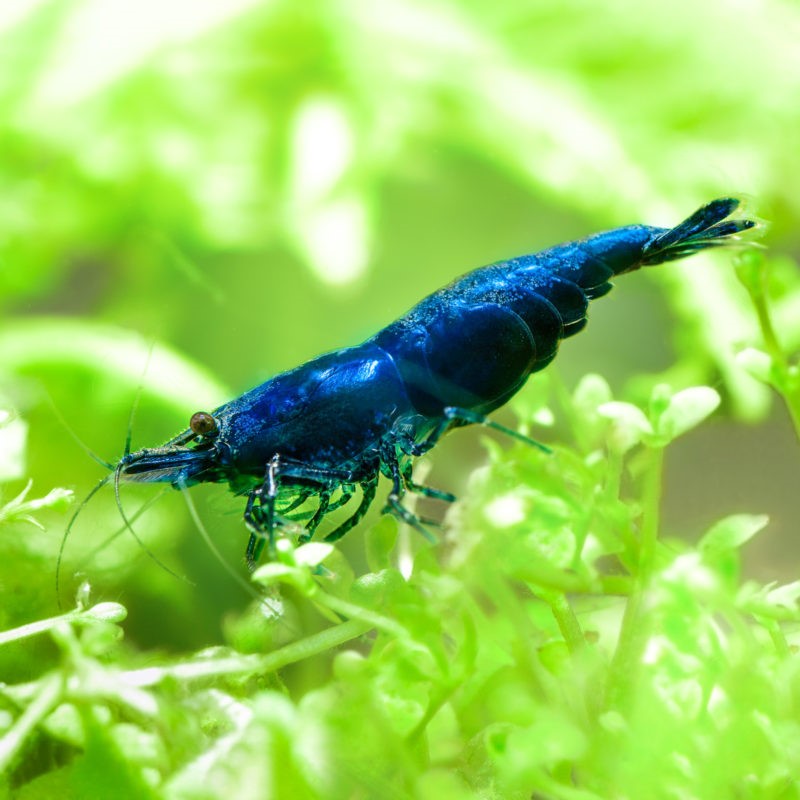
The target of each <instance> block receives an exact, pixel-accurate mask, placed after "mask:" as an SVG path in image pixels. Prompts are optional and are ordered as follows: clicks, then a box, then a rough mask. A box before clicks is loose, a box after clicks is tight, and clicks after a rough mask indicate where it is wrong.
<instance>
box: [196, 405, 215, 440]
mask: <svg viewBox="0 0 800 800" xmlns="http://www.w3.org/2000/svg"><path fill="white" fill-rule="evenodd" d="M189 427H190V428H191V430H192V432H193V433H196V434H198V435H200V436H211V435H213V434H215V433H217V431H218V430H219V429H218V428H217V421H216V420H215V419H214V417H212V416H211V414H208V413H206V412H205V411H197V412H195V413H194V414H192V418H191V419H190V420H189Z"/></svg>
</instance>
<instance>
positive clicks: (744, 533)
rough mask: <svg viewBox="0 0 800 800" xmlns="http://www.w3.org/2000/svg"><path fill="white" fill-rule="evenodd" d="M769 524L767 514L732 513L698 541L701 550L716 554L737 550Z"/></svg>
mask: <svg viewBox="0 0 800 800" xmlns="http://www.w3.org/2000/svg"><path fill="white" fill-rule="evenodd" d="M768 524H769V517H768V516H767V515H766V514H732V515H731V516H729V517H725V519H721V520H720V521H719V522H717V523H715V524H714V525H712V527H711V528H709V530H708V531H707V532H706V533H705V534H704V535H703V536H702V538H701V539H700V541H699V542H698V545H697V546H698V548H699V549H700V552H702V553H707V554H709V555H714V554H717V553H721V552H723V551H726V550H736V549H738V548H740V547H741V546H742V545H743V544H745V543H746V542H749V541H750V539H752V538H753V537H754V536H755V535H756V534H757V533H759V531H762V530H764V528H765V527H766V526H767V525H768Z"/></svg>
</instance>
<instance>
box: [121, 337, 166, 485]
mask: <svg viewBox="0 0 800 800" xmlns="http://www.w3.org/2000/svg"><path fill="white" fill-rule="evenodd" d="M154 347H155V342H152V341H151V342H150V346H149V347H148V348H147V357H146V358H145V360H144V367H143V368H142V377H141V379H140V380H139V386H138V387H137V388H136V394H135V395H134V397H133V403H132V404H131V413H130V414H129V415H128V432H127V434H126V435H125V452H124V455H123V458H124V457H125V456H129V455H130V454H131V439H132V437H133V422H134V420H135V419H136V412H137V411H138V410H139V401H140V400H141V399H142V389H143V388H144V377H145V375H147V371H148V370H149V369H150V361H151V360H152V358H153V348H154ZM112 469H113V467H112Z"/></svg>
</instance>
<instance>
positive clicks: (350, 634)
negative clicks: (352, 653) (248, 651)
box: [120, 619, 374, 686]
mask: <svg viewBox="0 0 800 800" xmlns="http://www.w3.org/2000/svg"><path fill="white" fill-rule="evenodd" d="M373 627H374V626H373V625H371V624H369V623H367V622H364V621H362V620H357V619H351V620H348V621H347V622H342V623H341V624H340V625H335V626H334V627H332V628H328V629H327V630H324V631H320V632H319V633H315V634H312V635H311V636H306V637H305V638H304V639H300V640H299V641H297V642H292V643H291V644H287V645H286V646H285V647H281V648H280V649H278V650H275V651H273V652H272V653H268V654H267V655H263V656H262V655H250V656H232V657H230V658H214V659H209V660H208V661H196V662H190V663H186V664H175V665H174V666H168V667H152V668H145V669H137V670H130V671H128V672H124V673H122V675H121V676H120V680H121V682H124V683H125V684H126V685H128V686H152V685H154V684H156V683H160V682H161V681H162V680H164V679H165V678H168V677H172V678H177V679H178V680H196V679H198V678H210V677H217V676H220V675H231V674H236V673H242V672H252V673H256V674H259V673H266V672H275V671H276V670H279V669H281V668H282V667H285V666H286V665H287V664H294V663H295V662H297V661H303V660H304V659H306V658H310V657H311V656H314V655H317V654H318V653H324V652H325V651H327V650H332V649H333V648H335V647H338V646H339V645H341V644H344V643H345V642H349V641H350V640H351V639H357V638H358V637H359V636H362V635H363V634H365V633H366V632H367V631H369V630H370V629H371V628H373Z"/></svg>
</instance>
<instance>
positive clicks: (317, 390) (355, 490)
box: [115, 198, 756, 567]
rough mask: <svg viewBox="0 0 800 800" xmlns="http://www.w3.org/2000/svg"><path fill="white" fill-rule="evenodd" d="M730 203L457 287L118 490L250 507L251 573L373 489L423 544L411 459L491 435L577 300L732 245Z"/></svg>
mask: <svg viewBox="0 0 800 800" xmlns="http://www.w3.org/2000/svg"><path fill="white" fill-rule="evenodd" d="M739 204H740V203H739V201H738V200H737V199H735V198H721V199H718V200H714V201H712V202H710V203H708V204H707V205H705V206H703V207H702V208H700V209H699V210H698V211H696V212H695V213H694V214H692V215H691V216H690V217H689V218H688V219H686V220H684V221H683V222H681V223H680V224H679V225H677V226H676V227H674V228H669V229H668V228H657V227H651V226H647V225H629V226H626V227H622V228H616V229H614V230H611V231H606V232H605V233H599V234H596V235H593V236H589V237H587V238H585V239H580V240H578V241H575V242H568V243H566V244H560V245H557V246H555V247H551V248H549V249H547V250H543V251H541V252H539V253H533V254H531V255H524V256H520V257H518V258H512V259H510V260H508V261H501V262H498V263H496V264H491V265H490V266H487V267H482V268H480V269H476V270H474V271H473V272H469V273H467V274H466V275H464V276H462V277H460V278H457V279H456V280H454V281H453V282H452V283H451V284H449V285H448V286H446V287H444V288H443V289H440V290H439V291H436V292H434V293H433V294H431V295H429V296H428V297H426V298H425V299H424V300H422V301H421V302H420V303H418V304H417V305H416V306H414V307H413V308H412V309H411V310H410V311H408V312H407V313H406V314H404V315H403V316H401V317H400V318H399V319H398V320H396V321H395V322H392V323H391V324H390V325H387V326H386V327H385V328H383V330H381V331H379V332H378V333H376V334H375V335H374V336H372V337H371V338H369V339H367V340H366V341H365V342H363V343H362V344H359V345H356V346H355V347H347V348H344V349H342V350H334V351H333V352H330V353H326V354H324V355H321V356H319V357H317V358H313V359H311V360H310V361H308V362H306V363H305V364H302V365H301V366H299V367H296V368H295V369H292V370H289V371H288V372H283V373H281V374H279V375H276V376H275V377H273V378H270V379H269V380H267V381H266V382H265V383H262V384H261V385H260V386H257V387H256V388H254V389H251V390H250V391H248V392H246V393H245V394H243V395H242V396H241V397H237V398H236V399H235V400H231V401H230V402H229V403H226V404H225V405H223V406H220V407H219V408H217V409H216V410H214V411H212V412H211V413H207V412H202V411H200V412H197V413H195V414H194V415H193V416H192V417H191V421H190V423H189V428H188V429H187V430H186V431H184V432H183V433H181V434H180V435H178V436H176V437H175V438H174V439H172V440H170V441H169V442H167V443H166V444H164V445H162V446H161V447H156V448H145V449H143V450H139V451H138V452H133V453H128V454H126V455H125V456H123V458H122V459H121V460H120V462H119V463H118V464H117V466H116V469H115V482H116V483H117V486H118V485H119V481H120V480H122V481H139V482H166V483H170V484H172V485H173V486H174V487H176V488H180V489H185V488H187V487H189V486H192V485H194V484H197V483H202V482H226V483H228V484H229V486H230V488H231V489H232V490H233V491H234V492H235V493H236V494H239V495H246V497H247V503H246V507H245V512H244V519H245V522H246V525H247V528H248V529H249V531H250V540H249V542H248V545H247V554H246V558H247V561H248V564H249V565H250V566H251V567H252V566H253V565H254V564H255V561H256V560H257V559H258V557H259V555H260V553H261V551H262V549H263V547H264V544H265V543H267V544H268V545H269V550H270V553H272V552H274V550H273V547H274V541H275V538H274V537H275V533H276V530H278V529H280V528H283V527H285V526H287V525H289V524H292V525H294V526H297V525H298V524H302V525H303V527H304V531H303V533H302V537H301V538H302V539H303V540H308V539H310V538H311V537H312V536H313V535H314V532H315V531H316V529H317V528H318V527H319V525H320V524H321V523H322V521H323V520H324V519H325V517H326V516H327V515H328V514H329V513H331V512H332V511H334V510H335V509H337V508H340V507H342V506H345V505H350V506H351V508H352V512H351V514H350V515H349V516H348V517H346V518H345V519H344V521H342V522H341V523H340V524H339V525H338V527H336V528H335V529H334V530H332V531H331V532H329V533H328V534H327V536H325V539H326V540H328V541H334V540H337V539H339V538H341V537H342V536H343V535H344V534H345V533H347V531H349V530H350V529H351V528H353V527H354V526H355V525H356V524H357V523H358V522H359V520H360V519H362V517H363V516H364V514H365V513H366V511H367V509H368V508H369V506H370V505H371V504H372V501H373V500H374V498H375V495H376V490H377V486H378V479H379V477H380V476H381V475H384V476H385V477H386V478H388V479H389V481H390V482H391V488H390V489H389V494H388V498H387V502H386V505H385V507H384V512H388V513H391V514H393V515H394V516H396V517H398V518H399V519H400V520H403V521H405V522H407V523H409V524H410V525H412V526H414V527H416V528H418V529H420V530H422V531H423V532H424V531H425V527H424V526H423V524H422V523H421V522H420V520H419V519H418V518H417V517H416V516H415V515H414V514H412V513H411V511H410V510H409V509H408V508H407V507H406V506H405V505H404V504H403V497H404V495H405V494H406V493H407V492H414V493H420V494H423V495H427V496H432V497H436V498H439V499H442V500H448V501H449V500H453V499H454V498H453V496H452V495H450V494H448V493H447V492H441V491H438V490H435V489H430V488H427V487H424V486H420V485H418V484H416V483H415V482H414V480H413V478H412V462H413V460H414V459H415V458H416V457H418V456H421V455H422V454H423V453H426V452H427V451H428V450H430V449H431V448H432V447H433V446H434V445H435V444H436V443H437V442H438V441H439V439H440V438H441V437H442V436H443V435H444V434H445V433H447V432H448V431H449V430H451V429H453V428H457V427H460V426H462V425H467V424H489V425H494V426H495V427H499V426H497V425H495V424H494V423H491V422H490V421H489V420H488V419H487V415H488V414H490V413H491V412H492V411H494V410H495V409H497V408H499V407H500V406H502V405H503V404H504V403H506V402H507V401H508V399H509V398H510V397H512V396H513V395H514V394H515V393H516V392H518V391H519V390H520V389H521V388H522V386H523V385H524V384H525V382H526V381H527V379H528V377H529V376H530V375H531V374H532V373H534V372H537V371H538V370H540V369H543V368H544V367H545V366H547V364H549V363H550V362H551V361H552V360H553V358H554V357H555V355H556V350H557V349H558V345H559V342H560V341H561V340H562V339H564V338H566V337H568V336H572V335H573V334H575V333H577V332H578V331H580V330H581V329H582V328H583V327H584V325H586V312H587V307H588V305H589V301H590V300H594V299H595V298H597V297H601V296H602V295H604V294H606V293H607V292H608V291H609V290H610V289H611V283H610V281H611V279H612V278H613V277H614V276H615V275H620V274H623V273H626V272H632V271H634V270H637V269H639V268H641V267H646V266H653V265H656V264H661V263H663V262H666V261H672V260H675V259H679V258H683V257H685V256H689V255H692V254H693V253H696V252H698V251H700V250H705V249H707V248H711V247H718V246H722V245H726V244H729V243H730V242H731V241H735V240H736V236H737V234H739V233H740V232H742V231H744V230H746V229H748V228H752V227H754V226H755V224H756V223H755V222H754V221H752V220H750V219H733V218H731V215H732V214H734V212H735V211H736V209H737V208H738V207H739ZM309 508H311V510H310V511H309V510H308V509H309Z"/></svg>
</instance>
